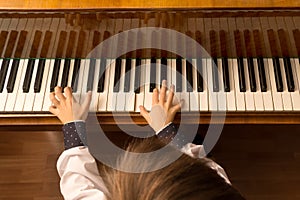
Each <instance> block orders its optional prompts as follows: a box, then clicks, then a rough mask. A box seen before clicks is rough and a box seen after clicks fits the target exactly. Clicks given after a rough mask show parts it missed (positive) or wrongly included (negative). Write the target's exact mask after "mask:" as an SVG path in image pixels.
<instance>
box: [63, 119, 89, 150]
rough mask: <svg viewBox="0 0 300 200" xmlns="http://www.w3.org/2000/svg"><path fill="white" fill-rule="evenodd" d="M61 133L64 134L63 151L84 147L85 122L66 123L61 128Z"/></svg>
mask: <svg viewBox="0 0 300 200" xmlns="http://www.w3.org/2000/svg"><path fill="white" fill-rule="evenodd" d="M62 131H63V133H64V143H65V150H67V149H70V148H73V147H77V146H84V142H86V129H85V122H83V121H76V122H69V123H66V124H65V125H64V126H63V127H62Z"/></svg>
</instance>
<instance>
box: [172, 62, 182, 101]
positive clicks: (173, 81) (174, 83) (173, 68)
mask: <svg viewBox="0 0 300 200" xmlns="http://www.w3.org/2000/svg"><path fill="white" fill-rule="evenodd" d="M176 74H177V71H176V59H171V79H172V81H171V82H172V84H173V85H174V86H175V90H176ZM180 100H181V97H180V93H179V92H176V91H174V97H173V105H175V104H178V103H179V102H180ZM183 104H185V102H183Z"/></svg>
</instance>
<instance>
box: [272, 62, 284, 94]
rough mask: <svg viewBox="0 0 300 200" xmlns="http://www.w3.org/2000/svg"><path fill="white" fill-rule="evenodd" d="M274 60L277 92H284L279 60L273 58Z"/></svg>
mask: <svg viewBox="0 0 300 200" xmlns="http://www.w3.org/2000/svg"><path fill="white" fill-rule="evenodd" d="M272 60H273V68H274V74H275V81H276V88H277V92H282V91H283V84H282V77H281V71H280V62H279V58H278V57H274V58H272Z"/></svg>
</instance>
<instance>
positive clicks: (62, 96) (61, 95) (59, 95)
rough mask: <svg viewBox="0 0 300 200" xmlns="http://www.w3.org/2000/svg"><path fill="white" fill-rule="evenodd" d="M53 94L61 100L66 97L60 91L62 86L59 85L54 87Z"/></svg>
mask: <svg viewBox="0 0 300 200" xmlns="http://www.w3.org/2000/svg"><path fill="white" fill-rule="evenodd" d="M54 92H55V95H56V96H57V97H58V99H59V100H61V101H63V100H65V99H66V97H65V96H64V95H63V93H62V88H61V87H59V86H56V87H55V89H54Z"/></svg>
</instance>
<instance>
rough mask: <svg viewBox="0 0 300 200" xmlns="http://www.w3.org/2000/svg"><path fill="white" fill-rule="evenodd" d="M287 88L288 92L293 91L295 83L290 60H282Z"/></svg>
mask: <svg viewBox="0 0 300 200" xmlns="http://www.w3.org/2000/svg"><path fill="white" fill-rule="evenodd" d="M283 61H284V69H285V76H286V82H287V88H288V91H289V92H294V91H295V83H294V78H293V71H292V66H291V61H290V58H283Z"/></svg>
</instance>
